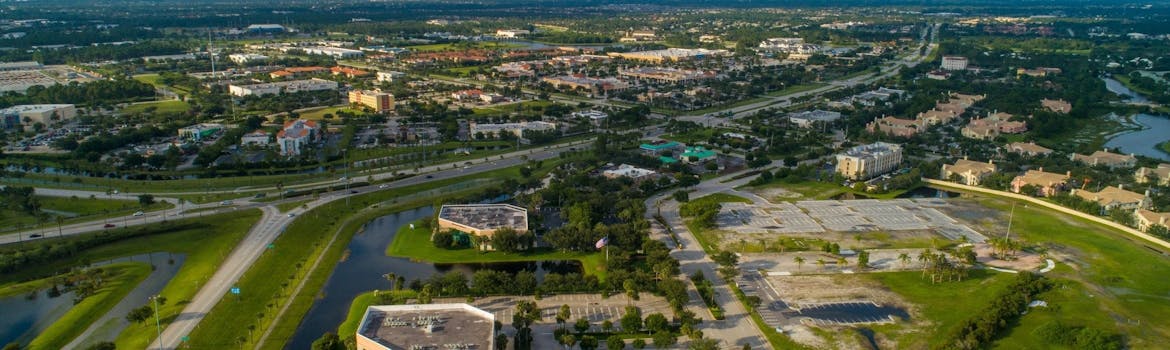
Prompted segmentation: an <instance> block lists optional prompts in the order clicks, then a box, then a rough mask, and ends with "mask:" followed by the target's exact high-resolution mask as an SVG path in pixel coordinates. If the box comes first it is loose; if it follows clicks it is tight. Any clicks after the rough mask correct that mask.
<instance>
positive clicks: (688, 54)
mask: <svg viewBox="0 0 1170 350" xmlns="http://www.w3.org/2000/svg"><path fill="white" fill-rule="evenodd" d="M729 53H730V52H729V51H727V50H708V49H680V48H669V49H662V50H651V51H637V52H610V53H609V54H608V55H609V56H610V57H614V58H622V59H627V60H632V61H642V62H649V63H666V62H678V61H685V60H692V59H704V58H707V57H712V56H723V55H727V54H729Z"/></svg>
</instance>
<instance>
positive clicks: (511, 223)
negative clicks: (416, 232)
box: [439, 204, 528, 232]
mask: <svg viewBox="0 0 1170 350" xmlns="http://www.w3.org/2000/svg"><path fill="white" fill-rule="evenodd" d="M439 218H440V219H444V220H449V221H453V222H456V223H459V224H462V225H466V226H471V227H474V228H477V229H480V230H490V229H496V228H503V227H511V228H514V229H516V231H520V232H524V231H527V230H528V210H527V209H524V208H521V207H517V206H515V205H509V204H463V205H444V206H443V207H442V208H441V209H439Z"/></svg>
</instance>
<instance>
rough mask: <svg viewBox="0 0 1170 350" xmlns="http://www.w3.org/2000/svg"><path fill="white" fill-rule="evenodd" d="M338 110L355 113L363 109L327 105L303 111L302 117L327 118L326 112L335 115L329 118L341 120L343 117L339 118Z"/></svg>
mask: <svg viewBox="0 0 1170 350" xmlns="http://www.w3.org/2000/svg"><path fill="white" fill-rule="evenodd" d="M338 111H346V112H348V113H354V114H358V113H361V111H358V110H354V109H352V108H349V107H325V108H321V109H317V110H313V111H308V112H304V113H301V119H308V120H323V119H325V114H331V115H332V116H333V119H329V120H337V121H340V120H341V119H339V118H337V112H338Z"/></svg>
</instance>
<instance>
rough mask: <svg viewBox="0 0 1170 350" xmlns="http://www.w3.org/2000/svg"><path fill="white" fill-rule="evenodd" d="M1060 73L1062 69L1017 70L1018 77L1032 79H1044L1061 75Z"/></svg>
mask: <svg viewBox="0 0 1170 350" xmlns="http://www.w3.org/2000/svg"><path fill="white" fill-rule="evenodd" d="M1060 72H1061V70H1060V68H1047V67H1037V68H1035V69H1027V68H1017V69H1016V76H1017V77H1020V76H1025V75H1027V76H1030V77H1037V78H1042V77H1045V76H1048V75H1049V74H1060Z"/></svg>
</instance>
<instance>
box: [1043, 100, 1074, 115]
mask: <svg viewBox="0 0 1170 350" xmlns="http://www.w3.org/2000/svg"><path fill="white" fill-rule="evenodd" d="M1040 105H1041V106H1043V107H1044V108H1046V109H1048V110H1049V111H1053V112H1056V113H1061V114H1068V112H1069V111H1072V104H1071V103H1068V102H1065V101H1064V100H1049V99H1043V100H1040Z"/></svg>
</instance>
